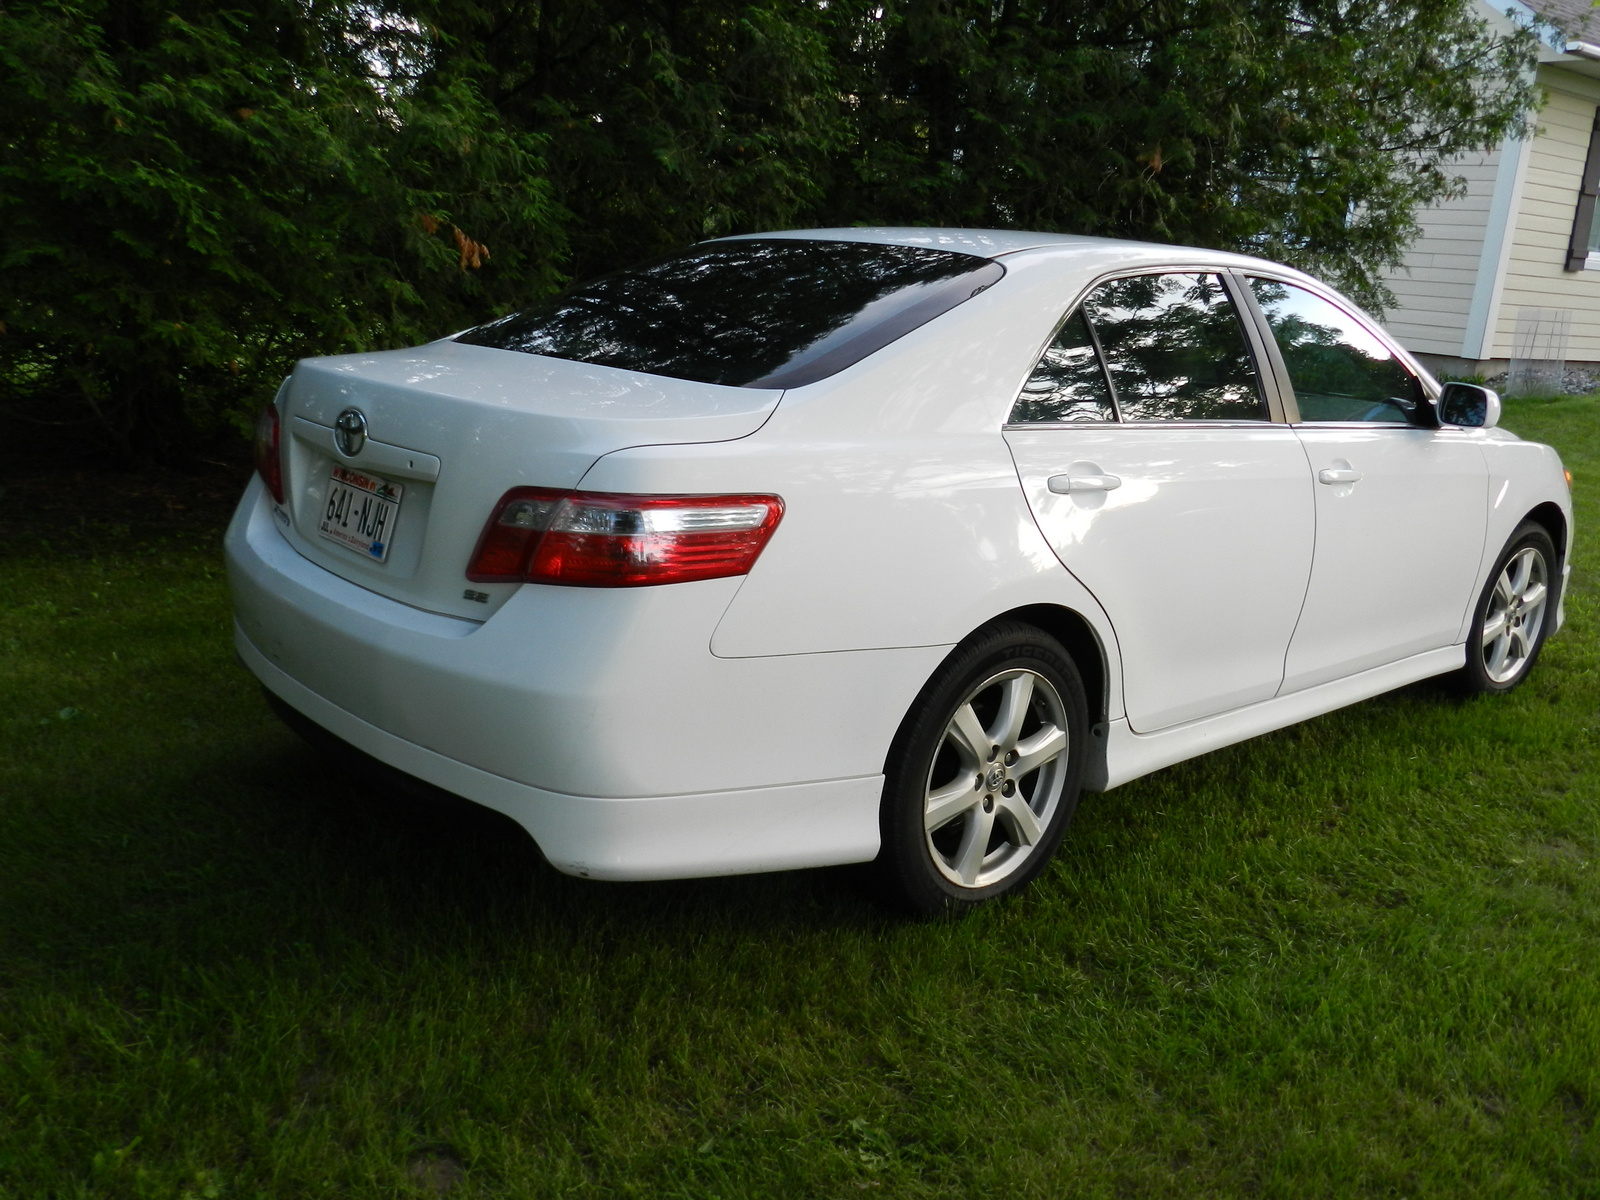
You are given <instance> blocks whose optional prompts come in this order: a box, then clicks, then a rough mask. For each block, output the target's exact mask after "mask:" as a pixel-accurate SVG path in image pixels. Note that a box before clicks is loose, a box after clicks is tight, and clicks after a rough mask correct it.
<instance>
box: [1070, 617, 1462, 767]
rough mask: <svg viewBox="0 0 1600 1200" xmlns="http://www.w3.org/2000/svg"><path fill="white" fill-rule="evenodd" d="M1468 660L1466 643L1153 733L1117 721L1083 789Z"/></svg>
mask: <svg viewBox="0 0 1600 1200" xmlns="http://www.w3.org/2000/svg"><path fill="white" fill-rule="evenodd" d="M1466 661H1467V652H1466V647H1465V646H1464V645H1456V646H1445V647H1443V648H1442V649H1439V650H1429V651H1427V652H1426V653H1423V654H1414V655H1412V656H1411V657H1410V658H1402V659H1401V660H1400V661H1399V662H1392V663H1389V664H1387V665H1385V666H1382V667H1374V668H1372V669H1371V670H1370V671H1362V672H1361V673H1360V674H1359V675H1351V676H1349V677H1348V678H1345V679H1335V680H1333V681H1332V682H1330V683H1323V684H1318V685H1317V686H1316V687H1313V688H1306V689H1305V690H1304V691H1299V692H1291V693H1290V694H1289V695H1287V696H1274V697H1273V698H1272V699H1271V700H1262V701H1261V702H1259V703H1257V704H1250V705H1246V706H1245V707H1244V708H1237V709H1234V710H1233V711H1232V712H1226V713H1220V714H1218V715H1217V716H1214V717H1204V718H1202V719H1201V720H1198V721H1190V722H1188V723H1186V724H1183V725H1174V726H1173V727H1172V728H1170V729H1162V730H1160V731H1158V732H1156V733H1134V732H1133V730H1131V729H1129V728H1128V721H1127V718H1126V717H1119V718H1118V719H1117V720H1115V721H1112V722H1111V723H1110V724H1109V726H1106V727H1105V737H1104V738H1103V739H1097V740H1098V741H1099V742H1100V746H1101V747H1103V748H1104V750H1103V753H1104V756H1103V757H1098V756H1097V760H1095V761H1091V762H1090V763H1089V764H1088V771H1087V773H1086V775H1085V778H1084V787H1085V788H1087V789H1088V790H1090V791H1096V792H1104V791H1109V790H1110V789H1112V788H1114V787H1117V786H1119V785H1120V784H1124V783H1127V782H1128V781H1129V780H1131V779H1138V778H1139V777H1140V776H1141V775H1148V774H1150V772H1152V771H1159V770H1160V769H1161V768H1162V767H1170V766H1171V765H1172V764H1173V763H1177V762H1183V761H1184V760H1185V759H1189V758H1194V757H1195V756H1196V755H1200V754H1204V753H1206V752H1207V751H1208V750H1218V749H1221V748H1222V747H1223V746H1231V745H1233V744H1234V743H1235V742H1242V741H1245V740H1246V739H1247V738H1253V737H1256V736H1257V735H1259V734H1263V733H1271V732H1272V731H1273V730H1274V729H1282V728H1284V726H1286V725H1294V724H1297V723H1298V722H1300V721H1305V720H1308V719H1310V718H1311V717H1317V716H1321V715H1322V714H1323V713H1325V712H1332V711H1333V710H1334V709H1336V708H1343V707H1345V706H1346V705H1347V704H1355V703H1356V702H1358V701H1361V700H1368V699H1371V698H1372V697H1373V696H1379V695H1382V694H1383V693H1384V692H1390V691H1393V690H1394V689H1395V688H1398V687H1404V686H1405V685H1406V684H1408V683H1416V682H1417V681H1418V680H1419V679H1429V678H1432V677H1433V676H1435V675H1443V674H1445V673H1446V672H1448V671H1454V670H1455V669H1456V668H1458V667H1460V666H1461V665H1463V664H1464V663H1465V662H1466ZM1098 748H1099V747H1097V749H1098Z"/></svg>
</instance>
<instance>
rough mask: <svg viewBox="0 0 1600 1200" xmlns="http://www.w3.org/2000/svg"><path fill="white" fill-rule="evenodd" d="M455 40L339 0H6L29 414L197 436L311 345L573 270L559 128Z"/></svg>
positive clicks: (249, 403) (366, 333)
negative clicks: (450, 49)
mask: <svg viewBox="0 0 1600 1200" xmlns="http://www.w3.org/2000/svg"><path fill="white" fill-rule="evenodd" d="M430 53H431V48H430V45H429V42H428V39H427V38H426V37H425V36H423V34H422V33H421V31H420V29H419V28H418V27H417V26H416V25H415V23H414V22H408V21H406V20H404V19H398V20H397V19H394V18H393V17H392V15H389V14H381V13H374V12H372V11H369V10H366V9H357V8H351V7H349V6H344V5H329V4H324V3H322V2H321V0H310V2H303V0H268V3H266V4H265V5H263V6H258V7H257V8H255V9H254V10H253V11H251V12H250V13H248V14H246V13H243V12H237V11H226V10H223V11H218V10H216V9H214V8H212V7H210V6H206V5H202V4H198V3H193V2H192V0H189V2H186V3H183V4H178V5H169V4H161V3H156V2H153V0H117V2H115V3H112V2H109V0H86V2H85V3H82V4H74V3H70V2H63V3H45V4H38V5H30V6H26V7H17V8H0V114H3V115H0V230H3V234H0V237H3V239H4V240H3V243H0V321H3V326H0V405H3V406H4V412H5V414H6V415H7V416H8V417H10V418H11V419H12V420H14V421H22V422H26V423H29V424H32V425H35V426H37V425H55V426H58V427H64V428H66V429H69V430H70V429H79V430H82V431H86V432H87V433H88V434H89V435H90V437H91V440H92V439H93V437H94V436H96V435H97V436H98V437H99V439H100V440H101V442H102V443H105V444H109V445H110V446H111V447H112V448H113V449H115V450H116V451H117V452H118V453H119V454H121V455H122V456H123V457H125V458H131V459H135V460H145V461H148V460H149V459H151V458H152V457H182V456H183V455H184V454H185V453H189V452H192V451H193V449H194V447H195V446H196V445H197V444H199V442H200V440H201V439H203V438H204V437H206V436H207V435H208V434H214V433H215V432H216V430H217V429H218V427H219V425H225V424H226V423H228V422H230V421H231V423H232V424H234V425H236V426H240V427H242V426H244V425H245V424H246V423H247V422H248V420H249V418H250V416H251V414H252V413H253V411H254V410H255V409H258V408H259V407H260V405H261V403H262V402H263V400H264V399H265V398H267V397H270V396H271V394H272V391H273V388H274V387H275V386H276V382H277V379H278V378H279V377H281V375H282V374H283V373H284V371H285V370H286V369H287V368H288V367H289V366H290V365H291V364H292V363H293V362H294V360H295V359H296V358H298V357H301V356H303V355H307V354H325V353H330V352H335V351H341V350H360V349H366V348H372V347H378V346H387V345H394V344H398V343H405V342H414V341H419V340H423V339H425V338H428V337H436V336H439V335H441V334H443V333H447V332H449V331H450V329H451V328H452V327H455V328H459V327H460V326H462V325H467V324H471V323H473V322H474V321H476V320H478V319H481V318H482V317H484V316H486V315H489V314H490V313H491V312H493V311H495V310H496V309H497V307H500V306H503V305H504V304H506V303H508V302H509V301H510V300H511V299H512V298H513V296H514V295H521V294H523V293H524V291H525V290H526V289H527V288H529V287H533V288H536V289H537V288H541V287H542V288H546V289H548V288H549V287H550V286H552V285H553V283H554V280H555V278H556V276H555V264H556V262H557V261H558V260H559V257H560V253H561V246H562V243H561V219H560V214H559V212H558V211H557V209H556V208H555V206H554V205H553V204H552V202H551V199H550V196H549V190H548V185H547V183H546V181H545V179H544V171H543V165H542V162H541V159H540V157H539V151H540V140H539V138H538V136H537V135H536V134H533V133H530V132H527V131H525V130H518V129H515V128H512V127H509V126H507V125H506V124H505V123H504V122H503V121H502V120H501V119H500V117H499V115H498V113H497V112H496V110H495V109H494V108H493V107H492V106H490V105H489V104H488V103H486V102H485V100H484V98H483V97H482V95H481V94H480V93H479V92H478V90H477V88H476V86H475V85H474V84H473V83H472V81H471V80H469V79H465V78H462V77H460V76H458V75H455V74H452V73H451V72H450V71H448V70H447V69H437V68H436V67H433V66H431V65H430V64H429V62H428V59H429V55H430ZM408 70H409V71H412V72H413V73H414V75H415V78H408V77H406V72H407V71H408ZM512 231H514V232H515V236H502V235H507V234H509V233H511V232H512ZM491 253H492V254H493V255H494V256H495V257H494V259H493V261H494V262H496V264H497V265H498V266H500V267H501V269H500V270H499V271H497V272H494V273H489V272H483V271H480V270H474V269H473V268H477V267H481V266H482V264H483V263H484V261H485V259H486V258H487V257H488V255H490V254H491Z"/></svg>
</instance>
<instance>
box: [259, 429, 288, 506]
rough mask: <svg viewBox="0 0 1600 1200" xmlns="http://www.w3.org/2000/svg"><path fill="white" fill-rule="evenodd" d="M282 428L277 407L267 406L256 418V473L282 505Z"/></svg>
mask: <svg viewBox="0 0 1600 1200" xmlns="http://www.w3.org/2000/svg"><path fill="white" fill-rule="evenodd" d="M282 429H283V426H282V425H281V424H279V422H278V406H277V405H276V404H269V405H267V406H266V407H265V408H263V409H262V410H261V415H260V416H259V417H257V418H256V471H257V472H258V473H259V474H260V475H261V480H262V482H263V483H265V484H266V485H267V491H269V492H271V493H272V498H273V499H274V500H276V501H277V502H278V503H279V504H282V503H283V444H282V438H283V434H282Z"/></svg>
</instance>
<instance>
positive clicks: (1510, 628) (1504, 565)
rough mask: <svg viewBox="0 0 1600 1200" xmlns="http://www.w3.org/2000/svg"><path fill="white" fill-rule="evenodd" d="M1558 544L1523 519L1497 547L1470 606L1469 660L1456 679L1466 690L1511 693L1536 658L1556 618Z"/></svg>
mask: <svg viewBox="0 0 1600 1200" xmlns="http://www.w3.org/2000/svg"><path fill="white" fill-rule="evenodd" d="M1556 564H1557V559H1556V547H1555V543H1554V542H1552V541H1551V540H1550V534H1549V533H1548V532H1546V530H1545V528H1544V526H1542V525H1539V524H1536V523H1535V522H1533V521H1524V522H1523V523H1522V525H1521V526H1519V527H1518V529H1517V531H1516V532H1515V533H1513V534H1512V535H1511V540H1510V541H1509V542H1507V543H1506V548H1505V549H1504V550H1502V551H1501V552H1500V557H1499V559H1498V560H1496V562H1495V567H1494V570H1493V571H1491V572H1490V573H1489V582H1488V583H1487V584H1486V585H1485V586H1484V589H1483V594H1482V595H1481V596H1479V597H1478V606H1477V608H1476V609H1474V610H1473V615H1472V631H1471V632H1470V633H1469V634H1468V635H1467V663H1466V666H1464V667H1462V668H1461V670H1460V671H1458V672H1457V673H1456V681H1457V682H1458V683H1459V684H1460V685H1461V687H1462V688H1463V689H1464V690H1466V691H1468V692H1509V691H1510V690H1511V689H1512V688H1514V687H1516V686H1517V685H1518V684H1519V683H1521V682H1522V681H1523V680H1524V679H1526V678H1527V677H1528V672H1529V671H1531V670H1532V669H1533V664H1534V663H1535V662H1536V661H1537V660H1538V657H1539V651H1540V649H1541V648H1542V647H1543V646H1544V639H1545V636H1546V635H1547V634H1548V633H1549V631H1550V627H1551V626H1552V625H1553V624H1555V617H1556V598H1557V597H1556V571H1557V565H1556Z"/></svg>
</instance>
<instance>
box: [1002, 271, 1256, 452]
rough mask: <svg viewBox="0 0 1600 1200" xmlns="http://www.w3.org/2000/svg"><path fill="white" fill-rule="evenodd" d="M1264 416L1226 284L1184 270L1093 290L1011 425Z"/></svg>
mask: <svg viewBox="0 0 1600 1200" xmlns="http://www.w3.org/2000/svg"><path fill="white" fill-rule="evenodd" d="M1267 419H1268V418H1267V409H1266V403H1265V401H1264V400H1263V398H1262V395H1261V388H1260V384H1259V377H1258V375H1257V373H1256V368H1255V362H1254V360H1253V359H1252V358H1251V355H1250V349H1249V344H1248V343H1247V342H1246V340H1245V333H1244V327H1243V325H1242V324H1241V323H1240V321H1239V314H1238V311H1237V310H1236V309H1235V307H1234V305H1233V302H1232V301H1231V300H1230V299H1229V298H1228V293H1227V290H1226V288H1224V287H1223V284H1222V280H1221V279H1220V278H1219V277H1218V276H1216V275H1206V274H1196V273H1188V272H1184V273H1176V272H1174V273H1169V274H1163V275H1136V276H1134V277H1132V278H1129V279H1114V280H1112V281H1111V282H1109V283H1104V284H1101V285H1100V286H1099V287H1098V288H1096V289H1095V290H1094V291H1093V292H1091V293H1090V294H1089V296H1088V297H1087V298H1086V299H1085V300H1084V302H1083V305H1082V306H1081V307H1080V308H1079V310H1078V311H1077V312H1076V313H1074V314H1073V315H1072V316H1071V317H1070V318H1069V319H1068V320H1067V322H1066V323H1065V324H1064V325H1063V326H1062V327H1061V330H1060V332H1059V333H1058V334H1057V335H1056V338H1055V340H1054V341H1053V342H1051V344H1050V348H1049V349H1048V350H1046V351H1045V353H1044V356H1043V357H1042V358H1041V359H1040V360H1039V363H1038V365H1037V366H1036V367H1035V368H1034V371H1033V374H1032V375H1031V376H1030V377H1029V379H1028V382H1027V383H1026V384H1024V385H1023V388H1022V394H1021V395H1020V396H1019V397H1018V398H1017V403H1016V406H1015V407H1014V408H1013V410H1012V414H1011V420H1012V422H1013V423H1016V424H1025V423H1026V424H1032V423H1041V422H1051V423H1059V422H1078V421H1115V420H1122V421H1265V420H1267Z"/></svg>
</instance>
